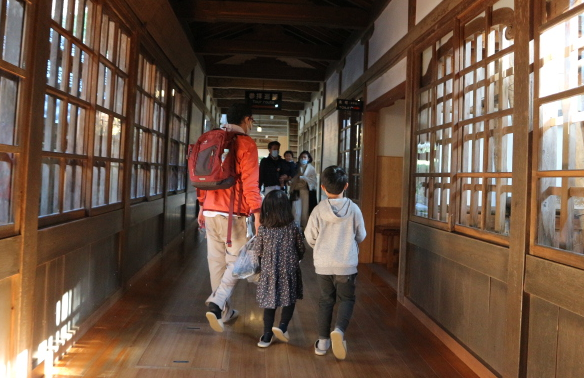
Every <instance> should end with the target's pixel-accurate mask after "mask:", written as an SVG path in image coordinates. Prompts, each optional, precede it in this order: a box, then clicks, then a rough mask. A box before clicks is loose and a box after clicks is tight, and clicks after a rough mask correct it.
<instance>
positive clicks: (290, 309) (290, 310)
mask: <svg viewBox="0 0 584 378" xmlns="http://www.w3.org/2000/svg"><path fill="white" fill-rule="evenodd" d="M294 307H296V304H295V303H293V304H291V305H290V306H284V307H282V315H281V317H280V324H281V325H283V326H284V327H286V328H288V323H290V320H291V319H292V315H293V314H294ZM275 318H276V309H275V308H264V333H267V332H272V327H273V326H274V319H275ZM280 328H281V327H280ZM286 330H287V329H285V330H284V332H285V331H286Z"/></svg>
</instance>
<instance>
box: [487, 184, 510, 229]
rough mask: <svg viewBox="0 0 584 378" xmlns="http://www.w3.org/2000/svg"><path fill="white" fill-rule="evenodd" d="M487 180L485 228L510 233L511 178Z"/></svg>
mask: <svg viewBox="0 0 584 378" xmlns="http://www.w3.org/2000/svg"><path fill="white" fill-rule="evenodd" d="M487 182H488V184H487V206H486V207H487V208H486V212H487V214H486V224H485V229H486V230H488V231H491V232H496V233H498V234H502V235H509V219H510V216H511V178H501V179H499V178H489V179H487Z"/></svg>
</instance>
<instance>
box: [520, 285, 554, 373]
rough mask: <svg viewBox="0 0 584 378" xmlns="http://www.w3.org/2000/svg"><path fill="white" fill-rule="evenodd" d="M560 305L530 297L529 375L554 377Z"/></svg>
mask: <svg viewBox="0 0 584 378" xmlns="http://www.w3.org/2000/svg"><path fill="white" fill-rule="evenodd" d="M559 311H560V309H559V307H558V306H556V305H553V304H551V303H550V302H548V301H544V300H543V299H541V298H539V297H537V296H535V295H531V296H530V297H529V332H528V341H527V344H528V345H529V348H527V376H528V377H541V378H544V377H546V378H547V377H554V376H555V374H556V355H557V351H558V316H559Z"/></svg>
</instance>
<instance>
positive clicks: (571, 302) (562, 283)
mask: <svg viewBox="0 0 584 378" xmlns="http://www.w3.org/2000/svg"><path fill="white" fill-rule="evenodd" d="M525 291H526V292H528V293H529V294H533V295H537V296H538V297H540V298H542V299H544V300H546V301H548V302H551V303H554V304H556V305H558V306H559V307H561V308H564V309H566V310H568V311H572V312H574V313H576V314H578V315H580V316H583V317H584V301H583V300H582V293H584V271H582V270H580V269H576V268H572V267H569V266H566V265H562V264H558V263H554V262H551V261H548V260H544V259H541V258H538V257H534V256H531V255H530V256H527V258H526V273H525Z"/></svg>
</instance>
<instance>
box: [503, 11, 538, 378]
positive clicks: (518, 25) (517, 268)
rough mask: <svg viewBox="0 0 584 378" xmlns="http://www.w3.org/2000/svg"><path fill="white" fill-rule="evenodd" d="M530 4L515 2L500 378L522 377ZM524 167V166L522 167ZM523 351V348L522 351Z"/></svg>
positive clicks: (527, 176)
mask: <svg viewBox="0 0 584 378" xmlns="http://www.w3.org/2000/svg"><path fill="white" fill-rule="evenodd" d="M531 14H532V13H531V2H530V1H518V0H517V1H515V27H514V29H515V31H516V34H515V44H514V46H515V47H514V48H515V57H514V61H515V68H514V70H515V78H514V82H515V93H514V104H515V108H514V111H513V131H514V136H513V197H512V201H511V214H512V215H511V216H512V218H511V225H510V232H509V265H508V272H507V306H506V308H507V324H506V330H505V335H506V338H505V361H504V371H503V377H519V376H523V374H524V372H523V371H522V370H523V369H522V356H521V353H522V351H521V349H522V348H521V346H522V345H521V339H522V329H523V327H524V326H525V325H524V324H523V322H522V318H523V309H524V304H523V296H524V293H523V284H524V274H525V256H526V253H527V252H528V245H529V242H528V241H529V224H530V222H529V204H530V189H531V182H530V178H531V175H530V173H531V164H530V163H531V159H530V157H531V155H530V140H531V138H530V124H529V121H530V120H529V103H530V88H529V87H530V78H529V76H530V68H529V40H530V36H529V34H530V33H529V28H530V18H531ZM526 163H527V164H526ZM524 349H526V348H524Z"/></svg>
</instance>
